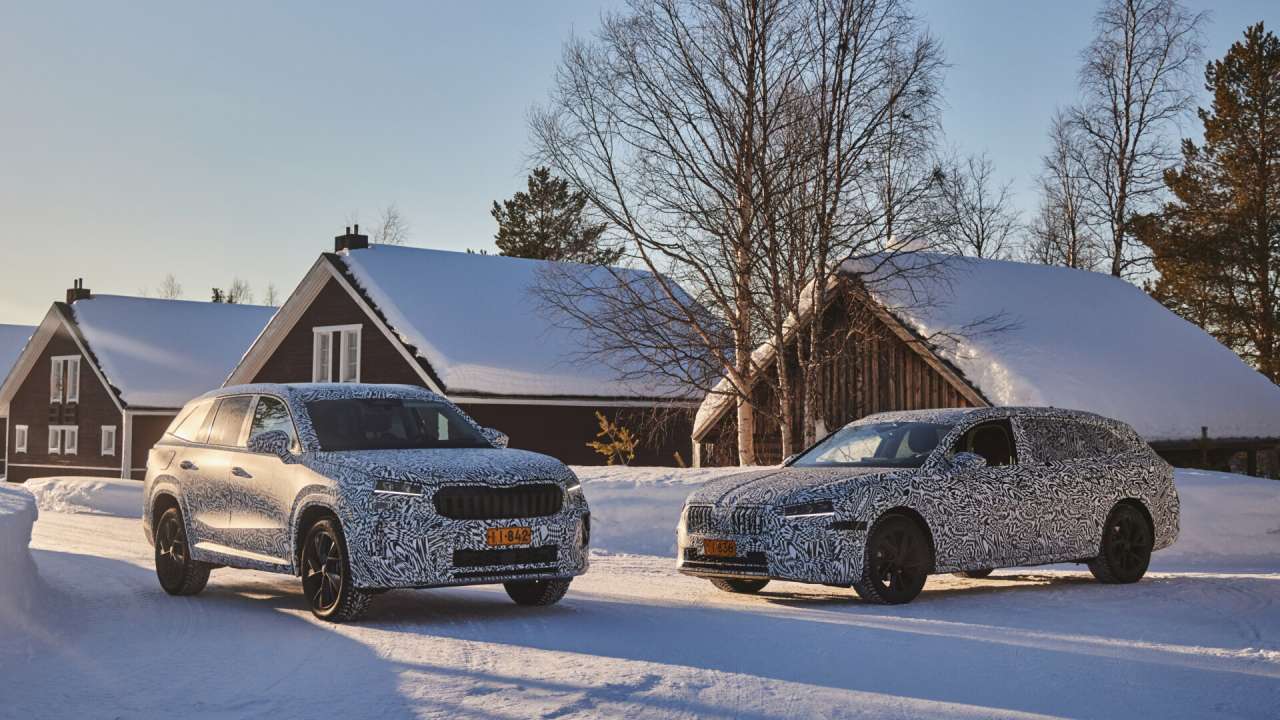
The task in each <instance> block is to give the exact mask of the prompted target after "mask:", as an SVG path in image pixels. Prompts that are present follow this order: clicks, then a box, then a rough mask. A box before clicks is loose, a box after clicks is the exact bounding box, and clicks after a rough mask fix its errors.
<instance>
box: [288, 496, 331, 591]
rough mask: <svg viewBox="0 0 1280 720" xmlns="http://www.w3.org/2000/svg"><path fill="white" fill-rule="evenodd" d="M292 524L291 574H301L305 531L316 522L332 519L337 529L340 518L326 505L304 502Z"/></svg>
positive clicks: (316, 502) (318, 502)
mask: <svg viewBox="0 0 1280 720" xmlns="http://www.w3.org/2000/svg"><path fill="white" fill-rule="evenodd" d="M294 518H295V519H294V523H293V532H292V533H291V534H292V536H293V553H292V560H293V572H294V574H295V575H296V574H299V573H301V568H302V543H303V541H304V540H306V534H307V531H308V530H310V529H311V526H312V525H314V524H315V523H316V522H317V521H318V520H321V519H323V518H333V519H334V520H336V521H337V523H338V527H339V529H341V527H342V518H341V517H339V516H338V511H337V509H335V508H333V507H332V506H330V505H329V504H328V503H325V502H320V501H311V502H304V503H302V504H301V505H300V506H299V507H298V510H297V512H296V513H295V514H294Z"/></svg>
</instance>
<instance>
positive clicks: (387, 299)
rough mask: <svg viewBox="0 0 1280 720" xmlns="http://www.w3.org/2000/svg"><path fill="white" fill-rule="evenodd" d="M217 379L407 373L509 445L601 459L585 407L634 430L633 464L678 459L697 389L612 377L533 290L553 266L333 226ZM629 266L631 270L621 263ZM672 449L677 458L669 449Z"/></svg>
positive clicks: (684, 458)
mask: <svg viewBox="0 0 1280 720" xmlns="http://www.w3.org/2000/svg"><path fill="white" fill-rule="evenodd" d="M334 248H335V249H334V252H332V253H327V252H326V253H322V254H321V255H320V257H319V258H318V259H317V260H316V262H315V264H314V265H312V267H311V269H310V270H309V271H308V272H307V274H306V276H305V277H304V278H303V279H302V282H301V283H300V284H299V285H298V287H297V288H296V289H295V290H294V291H293V293H292V294H291V295H290V296H289V298H288V299H287V300H286V301H285V303H284V304H283V305H282V306H281V307H280V311H279V312H278V313H277V314H276V316H275V317H274V318H273V319H272V320H271V322H270V323H269V324H268V325H267V327H266V329H265V330H264V331H263V332H262V335H261V336H260V337H258V339H257V340H256V341H255V342H254V343H253V345H252V347H250V348H249V350H248V352H247V353H245V356H244V358H243V359H242V360H241V362H240V364H239V365H237V366H236V368H235V370H234V371H233V372H232V373H231V375H230V377H229V378H227V383H228V384H239V383H247V382H372V383H402V384H411V385H420V386H422V387H426V388H428V389H430V390H433V391H435V392H438V393H440V394H442V395H444V396H446V397H448V398H449V399H450V400H452V401H453V402H455V403H457V404H458V405H459V406H460V407H461V408H462V409H463V410H465V411H466V412H467V413H468V414H469V415H471V416H472V417H473V418H475V420H476V421H477V422H479V423H480V424H482V425H486V426H489V427H493V428H496V429H498V430H501V431H502V432H504V433H506V434H507V435H508V436H509V437H510V443H511V447H514V448H522V449H526V450H534V451H537V452H542V453H546V454H548V455H552V456H554V457H557V458H559V459H561V460H562V461H564V462H567V463H574V464H601V463H602V462H603V460H604V459H603V458H602V457H601V456H600V455H598V454H597V453H596V452H595V451H593V450H592V449H590V448H589V447H587V443H588V441H591V440H593V439H595V435H596V433H597V431H598V429H599V424H598V420H597V418H596V413H597V412H600V413H603V414H604V415H605V416H606V417H608V418H609V419H610V420H612V421H614V422H617V423H619V424H621V425H623V426H624V427H628V428H629V429H631V430H633V431H637V430H638V428H640V426H642V425H646V424H648V426H649V427H653V426H654V418H658V420H657V424H656V426H657V429H658V432H650V433H641V443H640V446H639V447H638V448H637V450H636V458H635V460H634V463H635V464H638V465H673V464H676V463H677V462H685V463H687V462H689V461H690V443H689V434H690V429H691V420H692V415H693V411H694V410H695V409H696V407H697V404H698V399H697V398H696V397H695V396H694V395H693V394H692V393H691V391H689V390H688V389H682V388H675V387H668V386H662V385H661V384H659V383H640V384H637V383H635V382H620V381H618V380H617V379H616V373H615V372H614V371H613V370H611V369H610V368H607V367H604V366H603V365H601V364H599V363H590V362H584V361H583V360H582V358H581V357H580V356H577V355H576V354H575V351H576V350H578V349H579V348H580V347H581V344H582V338H581V336H580V335H578V334H577V333H576V332H575V331H574V330H573V328H572V327H571V326H570V325H566V324H565V323H563V322H557V321H556V320H555V319H554V318H553V317H551V316H550V315H551V313H550V312H549V311H548V310H547V309H546V308H544V307H542V306H540V304H539V302H538V300H537V297H536V293H535V291H536V287H537V286H538V283H539V274H540V273H541V272H543V271H545V270H547V269H548V267H549V266H552V265H555V266H556V267H557V268H561V269H562V268H565V267H579V268H581V269H582V271H583V272H594V271H595V270H593V269H592V268H590V267H589V266H585V265H584V266H568V265H566V264H563V263H549V262H547V261H541V260H527V259H523V258H511V257H503V256H494V255H480V254H471V253H460V252H448V251H443V250H430V249H424V248H410V247H395V246H389V245H374V246H370V245H369V242H368V238H367V237H366V236H365V235H362V234H360V233H359V227H358V226H357V227H356V229H355V231H354V232H352V231H351V230H350V229H348V232H347V233H346V234H344V235H340V236H338V237H337V238H335V241H334ZM626 272H637V271H626ZM677 453H678V454H679V456H680V460H677V459H676V455H677Z"/></svg>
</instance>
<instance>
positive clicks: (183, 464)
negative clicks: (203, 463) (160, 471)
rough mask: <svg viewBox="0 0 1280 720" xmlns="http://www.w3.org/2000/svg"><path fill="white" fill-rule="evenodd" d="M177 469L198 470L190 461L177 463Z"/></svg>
mask: <svg viewBox="0 0 1280 720" xmlns="http://www.w3.org/2000/svg"><path fill="white" fill-rule="evenodd" d="M178 467H180V468H182V469H183V470H199V468H197V467H196V464H195V463H193V462H191V461H190V460H183V461H182V462H180V463H178Z"/></svg>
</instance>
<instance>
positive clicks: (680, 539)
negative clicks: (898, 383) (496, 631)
mask: <svg viewBox="0 0 1280 720" xmlns="http://www.w3.org/2000/svg"><path fill="white" fill-rule="evenodd" d="M997 419H1008V420H1009V421H1010V424H1011V426H1012V429H1013V434H1014V442H1015V447H1016V452H1017V458H1018V460H1017V462H1016V463H1015V464H1013V465H1009V466H1001V467H980V468H974V469H968V470H956V469H953V468H952V466H951V463H950V461H949V458H948V449H949V448H952V447H953V446H954V445H955V444H956V442H957V440H959V438H960V437H961V436H962V435H963V433H964V432H965V431H966V430H968V429H970V428H972V427H973V426H974V425H977V424H979V423H982V422H986V421H989V420H997ZM891 421H916V422H930V423H939V424H947V425H954V427H953V429H952V430H951V431H950V432H949V433H948V434H947V435H946V436H945V437H944V438H943V439H942V440H941V441H940V442H939V444H938V448H937V449H936V450H934V452H933V454H931V455H930V457H929V458H928V460H926V461H925V463H924V465H923V466H922V467H920V468H917V469H900V468H893V469H887V468H865V467H852V468H849V467H846V468H802V467H774V468H769V469H761V470H753V471H747V472H743V473H741V474H737V475H732V476H729V477H726V478H722V479H719V480H716V481H713V482H710V483H707V484H706V485H705V486H703V487H701V488H700V489H698V490H697V491H696V492H694V493H693V494H692V495H690V497H689V499H688V500H687V501H686V505H685V509H684V511H683V512H682V513H681V520H680V524H679V527H678V528H677V548H678V557H677V565H678V567H679V568H680V570H681V571H682V572H685V573H687V574H692V575H701V576H741V577H770V578H777V579H783V580H793V581H798V582H808V583H822V584H830V585H840V586H847V585H851V584H852V583H853V582H854V581H855V580H857V579H858V578H859V577H860V576H861V573H862V568H863V554H864V549H865V545H866V534H867V530H868V529H869V528H870V527H871V526H872V525H873V523H874V522H875V520H876V519H877V518H879V517H880V516H881V515H883V514H884V513H886V512H888V511H890V510H895V509H906V510H908V511H910V512H912V513H914V514H916V515H918V516H919V518H920V519H922V520H923V521H924V523H925V524H926V525H927V526H928V530H929V533H930V535H931V537H932V542H933V551H934V567H933V571H934V572H937V573H943V572H956V571H961V570H980V569H987V568H996V567H1010V566H1018V565H1041V564H1047V563H1054V562H1071V561H1076V560H1083V559H1087V558H1092V557H1095V556H1096V555H1097V554H1098V552H1099V547H1100V544H1101V542H1102V531H1103V524H1104V523H1105V522H1106V518H1107V515H1108V514H1109V513H1110V512H1111V510H1112V508H1114V507H1115V506H1116V504H1117V503H1119V502H1121V501H1122V500H1132V501H1137V502H1138V503H1140V504H1141V505H1142V507H1143V508H1145V510H1146V512H1147V514H1148V515H1149V516H1150V518H1151V521H1152V525H1153V528H1154V538H1155V549H1157V550H1158V549H1161V548H1164V547H1168V546H1169V545H1170V544H1172V543H1173V541H1174V540H1175V539H1176V538H1177V535H1178V496H1177V492H1176V490H1175V489H1174V484H1173V469H1172V468H1171V467H1170V466H1169V465H1168V463H1166V462H1164V460H1162V459H1161V458H1160V457H1159V456H1157V455H1156V454H1155V452H1154V451H1152V450H1151V448H1150V447H1149V446H1148V445H1147V444H1146V443H1145V442H1143V441H1142V440H1141V439H1140V438H1139V437H1138V436H1137V434H1136V433H1134V431H1133V430H1132V429H1131V428H1129V427H1128V426H1126V425H1124V424H1123V423H1119V422H1116V421H1113V420H1109V419H1106V418H1103V417H1101V416H1098V415H1094V414H1091V413H1085V412H1078V411H1071V410H1058V409H1053V408H981V409H967V410H965V409H960V410H923V411H910V412H895V413H882V414H879V415H872V416H869V417H866V418H863V419H862V420H859V421H857V423H858V424H860V423H874V422H891ZM817 501H830V502H831V503H832V504H833V507H834V510H835V513H834V515H812V516H808V517H804V516H800V517H786V516H785V515H784V508H785V507H787V506H791V505H800V504H804V503H812V502H817ZM833 526H834V527H833ZM707 539H725V540H734V541H736V549H737V554H738V556H739V562H736V563H725V562H722V561H719V560H717V559H715V558H706V557H703V556H701V552H702V548H703V541H704V540H707ZM746 558H754V560H755V561H757V562H741V561H742V560H743V559H746ZM760 560H763V565H761V564H760V562H758V561H760Z"/></svg>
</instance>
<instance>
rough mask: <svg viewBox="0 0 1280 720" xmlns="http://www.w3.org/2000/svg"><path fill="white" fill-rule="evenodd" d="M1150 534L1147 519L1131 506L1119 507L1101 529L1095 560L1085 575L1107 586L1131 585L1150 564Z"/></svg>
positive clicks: (1124, 504)
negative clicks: (1087, 574)
mask: <svg viewBox="0 0 1280 720" xmlns="http://www.w3.org/2000/svg"><path fill="white" fill-rule="evenodd" d="M1153 545H1154V533H1153V532H1152V529H1151V523H1150V521H1148V520H1147V516H1146V514H1145V513H1143V512H1142V510H1141V509H1139V508H1138V507H1137V506H1136V505H1134V504H1133V503H1127V502H1125V503H1120V504H1119V505H1116V506H1115V507H1114V508H1112V510H1111V514H1110V515H1108V516H1107V524H1106V526H1105V527H1103V528H1102V543H1101V546H1100V547H1099V552H1098V556H1097V557H1095V558H1093V559H1092V560H1090V561H1089V572H1091V573H1093V576H1094V577H1095V578H1097V580H1098V582H1101V583H1106V584H1108V585H1120V584H1127V583H1135V582H1138V581H1139V580H1141V579H1142V576H1143V575H1146V574H1147V566H1148V565H1150V564H1151V549H1152V547H1153Z"/></svg>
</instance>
